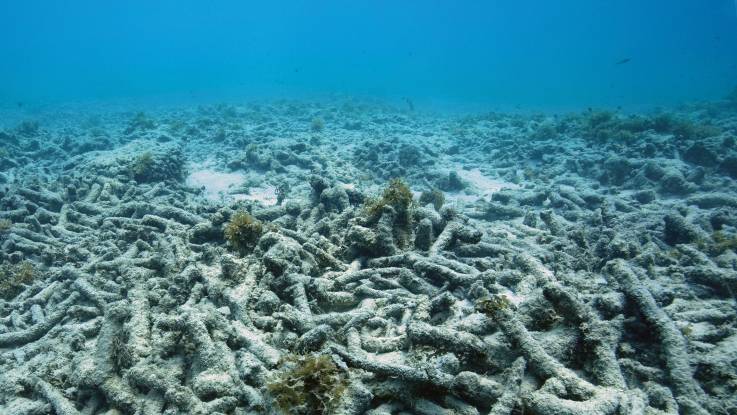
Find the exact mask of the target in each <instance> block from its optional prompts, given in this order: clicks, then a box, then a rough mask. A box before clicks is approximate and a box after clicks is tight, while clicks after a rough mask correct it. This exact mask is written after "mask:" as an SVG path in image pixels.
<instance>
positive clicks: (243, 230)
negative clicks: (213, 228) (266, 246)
mask: <svg viewBox="0 0 737 415" xmlns="http://www.w3.org/2000/svg"><path fill="white" fill-rule="evenodd" d="M262 233H263V225H262V223H261V222H260V221H259V220H257V219H256V218H254V217H253V216H251V214H250V213H248V212H244V211H239V212H236V213H234V214H233V216H232V217H231V218H230V221H229V222H228V224H227V225H225V239H226V240H227V241H228V243H229V244H230V246H231V247H233V249H235V250H237V251H240V252H243V251H246V250H248V249H251V248H253V247H254V246H256V243H257V242H258V239H259V238H260V237H261V234H262Z"/></svg>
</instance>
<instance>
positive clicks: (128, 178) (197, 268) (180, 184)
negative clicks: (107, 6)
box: [0, 98, 737, 415]
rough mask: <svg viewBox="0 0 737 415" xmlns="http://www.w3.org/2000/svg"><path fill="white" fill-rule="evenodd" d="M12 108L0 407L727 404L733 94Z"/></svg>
mask: <svg viewBox="0 0 737 415" xmlns="http://www.w3.org/2000/svg"><path fill="white" fill-rule="evenodd" d="M17 113H18V111H16V112H15V113H14V114H16V115H17ZM22 118H23V120H24V121H23V122H20V121H21V119H18V120H17V121H18V122H15V121H14V122H13V123H12V125H11V126H9V127H8V128H6V129H4V130H3V131H2V132H0V147H1V148H0V171H1V173H0V209H1V211H0V244H1V246H2V257H1V258H0V259H1V260H2V264H1V265H0V297H1V299H0V413H1V414H53V413H56V414H59V415H76V414H108V415H112V414H260V413H279V412H282V413H293V414H320V413H325V414H363V413H367V414H372V415H388V414H463V415H473V414H494V415H500V414H545V415H552V414H564V415H565V414H677V413H680V414H736V413H737V322H736V320H735V316H737V304H736V302H735V290H737V253H735V250H736V249H737V144H735V137H737V98H736V99H735V100H732V101H730V100H725V101H720V102H712V103H703V104H694V105H689V106H684V107H680V108H677V109H673V110H669V111H660V112H657V113H652V114H647V115H628V114H622V113H611V112H601V111H585V112H582V113H577V114H571V115H561V116H550V115H515V114H498V113H488V114H480V115H464V116H460V115H457V114H455V115H449V114H445V115H443V114H431V113H422V112H420V111H410V110H409V109H408V108H395V107H392V106H390V105H385V104H381V103H375V102H364V101H356V100H341V101H338V102H330V103H324V102H323V103H307V102H291V101H284V102H269V103H260V104H248V105H216V106H202V107H190V108H179V109H148V110H146V112H145V113H144V112H140V113H138V112H123V111H117V110H109V111H108V110H102V109H99V110H89V111H88V112H80V111H72V110H65V109H63V108H59V109H56V110H45V111H42V112H38V113H36V114H30V113H29V114H25V115H23V117H22ZM9 119H10V118H8V117H6V118H5V121H6V123H7V121H8V120H9Z"/></svg>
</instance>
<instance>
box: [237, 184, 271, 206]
mask: <svg viewBox="0 0 737 415" xmlns="http://www.w3.org/2000/svg"><path fill="white" fill-rule="evenodd" d="M238 199H239V200H252V201H254V202H261V203H262V204H263V205H265V206H274V205H275V204H276V187H274V186H260V187H252V188H250V189H248V194H247V195H244V194H241V195H238Z"/></svg>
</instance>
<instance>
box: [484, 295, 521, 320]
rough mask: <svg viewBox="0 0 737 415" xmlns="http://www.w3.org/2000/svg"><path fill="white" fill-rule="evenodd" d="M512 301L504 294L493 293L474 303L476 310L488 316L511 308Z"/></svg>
mask: <svg viewBox="0 0 737 415" xmlns="http://www.w3.org/2000/svg"><path fill="white" fill-rule="evenodd" d="M512 307H513V305H512V302H511V301H509V299H508V298H507V297H506V296H504V295H494V296H491V297H485V298H482V299H480V300H479V301H478V302H477V303H476V310H477V311H479V312H481V313H483V314H485V315H486V316H488V317H493V316H494V315H495V314H496V313H498V312H499V311H502V310H506V309H509V308H512Z"/></svg>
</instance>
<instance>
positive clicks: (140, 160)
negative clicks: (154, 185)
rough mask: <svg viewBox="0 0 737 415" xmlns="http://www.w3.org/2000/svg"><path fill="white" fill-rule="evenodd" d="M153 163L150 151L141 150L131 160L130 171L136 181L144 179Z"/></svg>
mask: <svg viewBox="0 0 737 415" xmlns="http://www.w3.org/2000/svg"><path fill="white" fill-rule="evenodd" d="M153 165H154V156H153V154H152V153H151V152H150V151H146V152H143V153H141V154H139V155H138V157H136V158H135V160H133V164H132V166H131V173H132V174H133V178H134V179H136V180H137V181H141V180H144V179H145V178H146V176H148V175H149V173H150V172H151V169H152V167H153Z"/></svg>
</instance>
